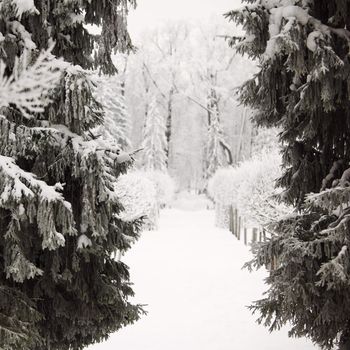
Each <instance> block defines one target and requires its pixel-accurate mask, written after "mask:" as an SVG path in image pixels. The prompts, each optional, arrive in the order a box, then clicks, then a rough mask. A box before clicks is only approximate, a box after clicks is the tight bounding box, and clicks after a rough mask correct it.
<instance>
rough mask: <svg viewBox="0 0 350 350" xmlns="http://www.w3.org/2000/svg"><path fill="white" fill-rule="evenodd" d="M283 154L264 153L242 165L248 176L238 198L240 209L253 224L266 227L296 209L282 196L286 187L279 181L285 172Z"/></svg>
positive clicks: (245, 177)
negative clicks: (280, 187) (281, 198)
mask: <svg viewBox="0 0 350 350" xmlns="http://www.w3.org/2000/svg"><path fill="white" fill-rule="evenodd" d="M281 163H282V159H281V155H280V154H279V152H278V151H277V150H276V151H273V152H271V153H269V154H266V153H262V154H260V155H258V156H256V157H254V158H253V159H251V160H249V161H246V162H244V163H243V164H242V167H243V168H244V170H243V172H244V175H245V176H244V177H243V178H242V181H241V183H240V186H239V192H238V194H237V198H236V205H237V209H238V210H239V212H240V214H241V215H242V216H243V217H244V218H245V219H246V221H247V222H248V223H249V224H251V225H258V226H266V225H268V224H269V223H271V222H272V221H275V220H279V219H280V218H281V217H283V216H285V215H287V214H290V213H291V211H292V208H291V207H290V206H287V205H286V204H285V203H283V202H281V201H280V200H279V199H278V195H279V194H280V193H281V191H282V189H278V188H276V187H275V181H276V179H277V178H279V177H280V176H281V175H282V171H281Z"/></svg>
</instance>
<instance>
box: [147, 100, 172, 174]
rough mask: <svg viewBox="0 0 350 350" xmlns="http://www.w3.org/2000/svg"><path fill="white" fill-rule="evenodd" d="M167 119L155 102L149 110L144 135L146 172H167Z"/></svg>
mask: <svg viewBox="0 0 350 350" xmlns="http://www.w3.org/2000/svg"><path fill="white" fill-rule="evenodd" d="M165 123H166V122H165V118H164V117H163V116H162V115H161V114H160V113H159V110H158V107H157V103H156V101H155V100H154V101H153V102H152V103H151V105H150V107H149V110H148V113H147V118H146V121H145V129H144V134H143V138H144V141H143V144H142V147H143V167H144V169H145V170H151V171H154V170H160V171H165V170H166V168H167V167H166V159H167V154H166V145H167V143H166V136H165V130H166V126H165Z"/></svg>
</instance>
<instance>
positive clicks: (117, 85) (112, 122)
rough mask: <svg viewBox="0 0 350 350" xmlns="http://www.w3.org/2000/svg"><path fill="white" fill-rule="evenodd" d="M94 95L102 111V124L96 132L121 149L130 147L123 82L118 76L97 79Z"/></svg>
mask: <svg viewBox="0 0 350 350" xmlns="http://www.w3.org/2000/svg"><path fill="white" fill-rule="evenodd" d="M96 85H97V86H96V95H97V96H98V101H99V102H100V103H101V105H102V106H103V109H104V112H105V114H104V124H103V125H102V126H100V127H99V128H98V130H96V132H97V134H100V133H102V135H103V136H104V137H106V138H110V139H113V140H115V142H116V143H117V144H118V145H119V146H120V147H121V148H122V149H123V150H125V149H128V148H129V147H130V144H131V142H130V140H129V132H130V119H129V114H128V111H127V108H126V103H125V87H124V85H125V82H124V80H123V78H122V77H121V76H119V75H114V76H111V77H105V76H102V77H98V78H97V84H96Z"/></svg>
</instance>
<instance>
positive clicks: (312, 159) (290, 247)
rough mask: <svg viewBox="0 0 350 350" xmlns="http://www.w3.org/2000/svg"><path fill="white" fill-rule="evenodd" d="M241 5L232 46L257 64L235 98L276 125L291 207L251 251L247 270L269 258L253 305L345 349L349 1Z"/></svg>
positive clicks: (296, 330) (270, 321) (262, 121)
mask: <svg viewBox="0 0 350 350" xmlns="http://www.w3.org/2000/svg"><path fill="white" fill-rule="evenodd" d="M246 2H248V3H249V4H248V5H247V6H245V7H244V8H243V9H241V10H239V11H232V12H231V13H228V14H227V16H228V17H229V18H230V19H232V20H234V21H236V22H237V23H239V24H242V25H243V28H244V30H245V32H246V35H245V36H244V37H243V38H233V41H232V43H236V44H237V46H236V47H237V49H238V51H239V52H241V53H247V54H248V55H249V56H250V57H252V58H256V59H258V60H259V62H260V67H261V69H260V71H259V72H258V73H257V75H256V76H255V77H254V79H252V80H249V81H248V82H247V83H245V84H244V85H243V87H242V90H241V98H242V100H243V102H244V103H245V104H246V105H249V106H250V107H253V108H254V109H255V110H256V111H257V113H256V116H255V121H256V122H257V123H258V124H259V125H261V126H267V127H271V126H276V127H279V128H280V129H281V134H280V139H281V141H282V144H283V162H284V175H283V176H282V178H281V179H279V181H278V185H280V186H282V187H284V188H285V191H284V195H283V196H282V198H283V199H284V200H285V201H287V202H288V203H290V204H293V205H294V206H295V208H296V210H297V214H296V215H295V216H293V217H288V218H285V219H284V220H282V221H280V222H277V223H274V225H273V236H272V239H271V240H270V241H269V242H266V243H263V244H262V245H261V246H260V247H259V248H258V249H257V251H256V255H255V259H254V261H253V262H252V264H253V265H255V266H256V267H261V266H263V265H265V264H270V263H271V262H272V260H273V259H274V258H276V257H277V260H278V265H277V268H276V269H274V270H273V271H271V273H270V276H269V277H268V279H267V283H268V284H269V290H268V291H267V294H266V297H265V298H264V299H262V300H260V301H258V302H257V303H256V304H255V305H254V306H253V307H252V308H253V310H255V311H257V312H259V313H260V314H261V318H260V321H261V322H263V323H264V324H265V325H266V326H268V327H270V329H272V330H274V329H278V328H280V327H281V326H282V325H284V324H286V323H287V322H290V323H291V325H292V329H291V331H290V334H291V335H293V336H308V337H310V338H311V339H312V340H313V341H314V342H315V343H317V344H319V345H320V346H322V347H323V348H325V349H331V348H332V346H333V345H336V344H338V345H339V348H340V349H350V299H349V295H350V287H349V285H350V283H349V282H350V252H349V239H350V215H349V213H350V207H349V199H350V197H349V195H350V187H349V185H350V168H349V165H350V164H349V161H350V148H349V144H350V104H349V103H350V102H349V101H350V99H349V98H350V85H349V81H350V62H349V42H350V41H349V38H350V32H349V31H348V30H347V29H346V28H349V24H350V23H349V21H350V16H349V15H350V13H349V11H350V2H349V1H348V0H334V1H328V0H317V1H316V0H308V1H304V0H290V1H282V0H271V1H266V0H257V1H254V0H249V1H246ZM237 41H238V42H237Z"/></svg>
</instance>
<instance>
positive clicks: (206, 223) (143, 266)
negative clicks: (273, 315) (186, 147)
mask: <svg viewBox="0 0 350 350" xmlns="http://www.w3.org/2000/svg"><path fill="white" fill-rule="evenodd" d="M201 207H202V205H201ZM250 258H251V257H250V252H249V248H248V247H246V246H244V244H243V242H239V241H237V240H236V238H235V237H234V236H233V235H232V234H231V233H230V232H229V231H227V230H222V229H218V228H215V227H214V212H213V211H209V210H198V211H194V210H191V211H184V210H180V209H171V210H164V211H162V213H161V218H160V229H159V231H151V232H144V233H143V234H142V237H141V238H140V240H139V241H138V242H137V243H136V245H135V246H134V248H133V249H132V250H131V251H130V252H129V253H128V254H127V255H126V256H125V258H124V259H123V260H125V262H126V263H127V264H128V265H129V266H130V270H131V276H132V280H133V281H134V283H135V286H134V290H135V293H136V300H135V301H136V302H139V303H141V304H146V303H147V304H148V305H147V306H146V310H147V311H148V315H147V316H143V318H142V319H141V320H140V321H139V322H137V323H136V324H134V325H132V326H129V327H127V328H124V329H123V330H121V331H120V332H118V333H117V334H114V335H112V336H111V337H110V339H109V340H108V341H107V342H105V343H103V344H97V345H94V346H90V347H89V348H88V349H89V350H112V349H117V348H122V349H125V350H255V349H259V350H280V349H283V350H316V347H314V346H313V345H312V344H311V343H310V342H308V341H306V340H303V339H290V338H288V336H287V330H282V331H280V332H274V333H272V334H270V333H269V332H268V330H267V329H266V328H264V327H263V326H259V325H258V324H256V323H255V319H256V318H257V317H256V316H252V315H251V313H250V311H249V310H248V309H247V308H246V306H247V305H249V304H251V302H252V301H253V300H257V299H259V298H261V295H262V292H263V291H264V290H265V289H266V286H264V283H263V279H264V277H265V275H266V273H265V272H263V271H259V272H254V273H249V272H248V271H246V270H242V269H241V268H242V265H243V264H244V262H246V261H247V260H249V259H250Z"/></svg>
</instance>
